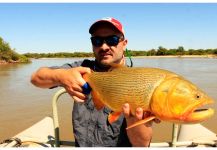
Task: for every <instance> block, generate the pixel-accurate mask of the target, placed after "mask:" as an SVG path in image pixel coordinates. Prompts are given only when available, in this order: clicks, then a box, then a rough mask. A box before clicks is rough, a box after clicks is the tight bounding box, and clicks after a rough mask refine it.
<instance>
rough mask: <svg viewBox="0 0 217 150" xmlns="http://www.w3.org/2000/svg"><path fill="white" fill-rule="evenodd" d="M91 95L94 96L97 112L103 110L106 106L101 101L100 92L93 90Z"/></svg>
mask: <svg viewBox="0 0 217 150" xmlns="http://www.w3.org/2000/svg"><path fill="white" fill-rule="evenodd" d="M91 95H92V99H93V103H94V106H95V107H96V109H97V110H101V109H102V108H103V107H104V106H105V105H104V104H103V103H102V101H101V100H100V96H99V94H98V92H96V91H94V90H92V91H91Z"/></svg>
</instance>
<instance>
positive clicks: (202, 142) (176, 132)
mask: <svg viewBox="0 0 217 150" xmlns="http://www.w3.org/2000/svg"><path fill="white" fill-rule="evenodd" d="M65 93H66V91H65V89H61V90H59V91H57V92H56V93H55V94H54V96H53V98H52V107H53V116H47V117H45V118H43V119H42V120H40V121H39V122H37V123H35V124H34V125H32V126H31V127H29V128H27V129H25V130H24V131H22V132H20V133H18V134H17V135H15V136H13V137H12V138H9V139H5V140H4V141H1V142H0V148H3V147H39V148H40V147H74V146H75V142H74V141H63V140H61V139H60V136H59V133H60V130H59V119H58V112H57V101H58V99H59V98H60V97H61V96H62V95H63V94H65ZM150 147H153V148H159V147H217V134H216V133H214V132H212V131H211V130H209V129H207V128H206V127H204V126H203V125H201V124H182V125H178V124H173V129H172V140H171V141H165V142H158V143H151V144H150Z"/></svg>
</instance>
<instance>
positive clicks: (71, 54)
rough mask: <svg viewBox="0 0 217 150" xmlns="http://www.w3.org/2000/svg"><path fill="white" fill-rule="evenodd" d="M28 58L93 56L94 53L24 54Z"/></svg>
mask: <svg viewBox="0 0 217 150" xmlns="http://www.w3.org/2000/svg"><path fill="white" fill-rule="evenodd" d="M24 55H25V56H26V57H28V58H36V59H38V58H71V57H93V53H92V52H89V53H86V52H74V53H68V52H59V53H26V54H24Z"/></svg>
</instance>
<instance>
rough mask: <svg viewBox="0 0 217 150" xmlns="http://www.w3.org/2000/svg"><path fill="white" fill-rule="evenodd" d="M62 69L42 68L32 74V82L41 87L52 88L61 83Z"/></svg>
mask: <svg viewBox="0 0 217 150" xmlns="http://www.w3.org/2000/svg"><path fill="white" fill-rule="evenodd" d="M59 74H60V69H50V68H46V67H43V68H40V69H39V70H38V71H36V72H35V73H33V74H32V76H31V83H32V84H34V85H35V86H37V87H40V88H50V87H54V86H58V85H60V81H59Z"/></svg>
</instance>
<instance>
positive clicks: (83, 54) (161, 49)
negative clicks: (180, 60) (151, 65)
mask: <svg viewBox="0 0 217 150" xmlns="http://www.w3.org/2000/svg"><path fill="white" fill-rule="evenodd" d="M128 53H129V54H127V52H126V51H125V56H127V55H131V56H166V55H173V56H181V55H217V48H216V49H189V50H185V49H184V47H183V46H179V47H178V48H177V49H166V48H164V47H162V46H159V47H158V49H151V50H128ZM24 55H25V56H26V57H28V58H70V57H93V53H92V52H73V53H69V52H59V53H26V54H24Z"/></svg>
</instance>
